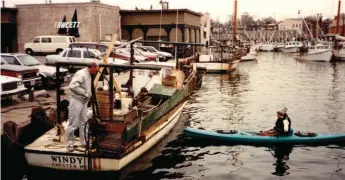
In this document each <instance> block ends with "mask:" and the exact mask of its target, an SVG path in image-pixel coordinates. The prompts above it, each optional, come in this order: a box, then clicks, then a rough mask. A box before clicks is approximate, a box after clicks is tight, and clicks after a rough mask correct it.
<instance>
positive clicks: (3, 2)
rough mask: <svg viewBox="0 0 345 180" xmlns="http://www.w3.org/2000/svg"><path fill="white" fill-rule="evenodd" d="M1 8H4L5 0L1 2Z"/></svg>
mask: <svg viewBox="0 0 345 180" xmlns="http://www.w3.org/2000/svg"><path fill="white" fill-rule="evenodd" d="M2 7H3V8H4V7H5V0H2Z"/></svg>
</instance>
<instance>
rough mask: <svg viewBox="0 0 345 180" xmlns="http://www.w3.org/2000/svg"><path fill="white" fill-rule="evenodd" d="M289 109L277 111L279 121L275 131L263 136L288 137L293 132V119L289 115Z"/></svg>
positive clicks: (267, 132)
mask: <svg viewBox="0 0 345 180" xmlns="http://www.w3.org/2000/svg"><path fill="white" fill-rule="evenodd" d="M286 112H287V108H286V107H285V108H284V109H282V110H280V111H277V118H278V119H277V121H276V124H275V126H274V128H273V129H270V130H268V131H265V132H262V133H260V134H259V135H261V136H275V135H288V134H289V133H290V132H291V119H290V118H289V116H288V115H287V113H286Z"/></svg>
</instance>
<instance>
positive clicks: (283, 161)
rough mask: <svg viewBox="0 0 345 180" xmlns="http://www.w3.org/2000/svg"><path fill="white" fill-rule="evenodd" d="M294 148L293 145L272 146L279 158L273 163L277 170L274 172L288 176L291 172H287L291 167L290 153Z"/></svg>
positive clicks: (277, 174)
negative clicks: (288, 162)
mask: <svg viewBox="0 0 345 180" xmlns="http://www.w3.org/2000/svg"><path fill="white" fill-rule="evenodd" d="M292 148H293V146H275V147H272V148H271V149H272V150H273V152H272V155H273V157H275V158H276V159H277V160H276V162H275V163H274V164H273V165H274V166H275V172H273V173H272V174H274V175H276V176H286V175H289V174H290V172H287V171H288V170H289V169H290V167H289V166H288V164H287V161H288V160H289V155H290V153H291V152H292Z"/></svg>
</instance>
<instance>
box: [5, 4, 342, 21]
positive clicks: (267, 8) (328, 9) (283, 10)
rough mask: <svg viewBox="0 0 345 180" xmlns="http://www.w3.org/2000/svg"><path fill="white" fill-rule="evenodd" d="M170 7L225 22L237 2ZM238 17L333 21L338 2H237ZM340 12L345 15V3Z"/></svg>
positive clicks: (174, 5) (143, 5)
mask: <svg viewBox="0 0 345 180" xmlns="http://www.w3.org/2000/svg"><path fill="white" fill-rule="evenodd" d="M51 1H52V3H68V2H69V3H72V2H89V1H90V0H51ZM166 1H168V2H169V8H170V9H175V8H187V9H190V10H193V11H197V12H202V13H204V12H208V13H210V15H211V18H213V19H217V18H219V20H220V21H222V22H224V21H226V20H227V19H228V16H229V15H230V14H233V11H234V0H166ZM101 2H102V3H104V4H110V5H117V6H120V8H121V9H134V8H135V6H137V7H138V8H144V9H149V8H150V6H151V5H152V6H153V8H154V9H159V8H160V5H159V0H101ZM5 3H6V4H7V5H9V6H13V5H15V4H37V3H45V0H5ZM237 7H238V15H241V14H242V13H243V12H248V13H249V14H250V15H252V16H254V18H262V17H268V16H272V17H275V18H276V19H277V20H283V19H285V18H289V17H291V18H296V17H299V15H298V10H302V11H301V12H302V13H301V15H303V16H307V15H315V14H317V13H322V14H323V15H324V18H327V17H330V18H334V15H336V14H337V8H338V0H238V5H237ZM340 11H341V13H344V12H345V0H343V1H342V7H341V8H340Z"/></svg>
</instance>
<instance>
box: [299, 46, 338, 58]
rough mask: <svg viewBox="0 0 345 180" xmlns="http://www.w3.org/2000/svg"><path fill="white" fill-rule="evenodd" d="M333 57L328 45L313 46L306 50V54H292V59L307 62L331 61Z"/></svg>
mask: <svg viewBox="0 0 345 180" xmlns="http://www.w3.org/2000/svg"><path fill="white" fill-rule="evenodd" d="M332 56H333V52H332V48H331V46H329V45H321V44H318V45H314V46H310V47H309V48H308V51H307V52H301V53H296V54H294V58H295V59H298V60H307V61H325V62H329V61H331V59H332Z"/></svg>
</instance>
